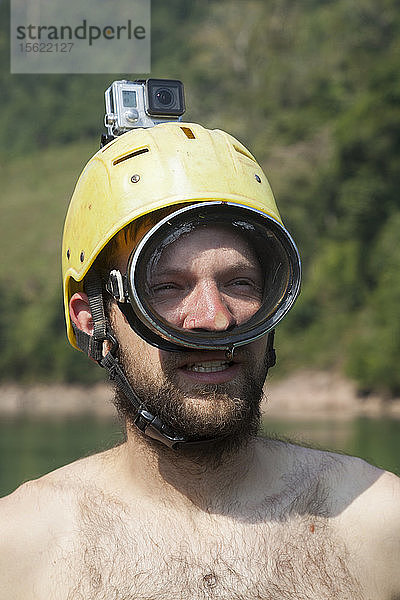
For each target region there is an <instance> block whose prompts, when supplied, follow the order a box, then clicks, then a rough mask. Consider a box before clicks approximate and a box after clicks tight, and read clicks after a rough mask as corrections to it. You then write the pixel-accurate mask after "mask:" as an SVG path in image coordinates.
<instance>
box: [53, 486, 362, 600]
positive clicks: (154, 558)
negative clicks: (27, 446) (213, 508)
mask: <svg viewBox="0 0 400 600" xmlns="http://www.w3.org/2000/svg"><path fill="white" fill-rule="evenodd" d="M296 504H297V507H299V503H298V502H297V503H296ZM314 509H315V506H314ZM143 512H144V514H143ZM299 512H303V513H304V511H299V510H294V504H293V503H292V508H291V509H287V510H286V514H285V516H283V515H282V514H281V515H279V517H278V515H277V514H276V512H275V513H274V511H273V510H270V511H269V515H268V514H267V513H268V511H267V510H263V511H261V513H262V514H258V515H257V516H256V517H255V518H254V519H247V520H243V519H240V518H228V517H226V516H219V515H205V516H204V517H203V518H202V519H201V522H198V521H197V520H196V519H193V520H192V521H191V522H189V521H187V520H185V521H183V519H180V518H179V516H178V517H177V515H176V514H173V513H172V511H168V510H167V509H166V510H165V511H164V510H157V511H149V510H146V511H143V509H142V510H141V511H140V510H139V508H138V513H137V514H136V516H135V518H134V519H133V518H132V509H131V508H130V509H129V511H128V509H127V507H125V506H124V505H122V504H121V503H120V502H119V501H116V500H113V499H111V498H106V497H104V496H102V495H99V496H98V497H97V499H96V500H95V501H94V500H93V499H91V500H90V501H87V500H86V502H85V503H84V504H82V510H81V517H80V518H81V523H80V526H79V531H80V534H79V540H78V543H77V544H76V551H75V552H74V553H73V555H72V556H69V557H68V559H67V562H69V568H68V572H69V573H75V574H76V578H75V580H74V581H72V582H71V581H68V583H67V584H64V585H66V588H64V585H63V586H62V587H63V588H64V589H68V593H67V594H62V595H59V596H57V597H60V598H61V597H65V598H67V599H68V600H72V599H73V600H81V599H82V600H89V599H90V600H178V599H179V600H208V599H215V600H250V599H252V600H255V599H257V600H278V599H279V600H285V599H286V598H287V599H289V598H290V599H296V600H328V599H329V600H335V599H338V600H355V599H356V598H357V600H361V597H362V596H361V592H360V588H359V586H358V585H357V583H356V582H355V581H354V579H353V578H352V577H351V574H350V572H349V569H348V568H347V562H348V556H347V554H346V550H345V546H344V544H343V543H342V542H341V541H340V540H339V539H338V538H337V536H336V535H335V534H334V531H333V530H332V528H331V527H330V525H329V520H328V519H327V518H326V517H325V516H323V515H322V514H320V515H317V514H315V513H316V512H317V511H315V510H314V511H313V512H314V514H313V515H310V514H299ZM319 512H320V513H322V512H323V511H319Z"/></svg>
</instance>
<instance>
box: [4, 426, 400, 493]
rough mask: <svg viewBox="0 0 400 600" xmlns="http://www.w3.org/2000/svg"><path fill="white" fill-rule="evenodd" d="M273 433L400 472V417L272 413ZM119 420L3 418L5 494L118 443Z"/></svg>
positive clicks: (270, 430) (270, 429)
mask: <svg viewBox="0 0 400 600" xmlns="http://www.w3.org/2000/svg"><path fill="white" fill-rule="evenodd" d="M268 433H271V434H272V435H274V436H275V435H277V436H278V437H282V438H289V439H291V440H292V441H295V442H298V443H301V444H308V445H312V446H314V447H318V448H325V449H329V450H334V451H341V452H346V453H349V454H353V455H355V456H360V457H361V458H364V459H366V460H368V461H369V462H371V463H373V464H375V465H377V466H379V467H382V468H385V469H388V470H390V471H394V472H395V473H397V474H398V475H400V419H390V418H381V419H372V418H367V417H358V418H355V419H347V420H344V419H343V420H332V419H319V420H313V421H306V420H283V419H276V418H274V419H271V418H268V419H267V420H266V421H265V422H264V434H268ZM122 439H123V433H122V429H121V426H120V425H119V423H118V422H117V421H113V420H105V419H103V420H100V419H94V418H93V417H80V418H73V419H72V418H71V419H63V420H61V419H58V420H56V419H40V420H39V419H37V418H36V419H33V418H26V417H24V418H13V419H10V418H7V419H2V421H1V422H0V496H3V495H5V494H8V493H10V492H11V491H12V490H14V489H15V488H16V487H17V486H18V485H19V484H20V483H21V482H23V481H26V480H28V479H32V478H36V477H39V476H41V475H43V474H45V473H47V472H48V471H51V470H53V469H56V468H57V467H59V466H62V465H64V464H66V463H68V462H71V461H73V460H76V459H77V458H81V457H83V456H87V455H89V454H92V453H93V452H97V451H100V450H104V449H106V448H110V447H112V446H114V445H116V444H118V443H119V442H120V441H121V440H122Z"/></svg>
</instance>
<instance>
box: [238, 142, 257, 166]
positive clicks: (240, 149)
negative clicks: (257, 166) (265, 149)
mask: <svg viewBox="0 0 400 600" xmlns="http://www.w3.org/2000/svg"><path fill="white" fill-rule="evenodd" d="M233 147H234V148H235V150H236V152H238V153H239V154H243V156H245V157H246V158H249V159H250V160H252V161H253V162H256V160H255V159H254V158H253V157H252V156H251V154H250V153H249V152H246V150H243V148H239V146H235V145H233Z"/></svg>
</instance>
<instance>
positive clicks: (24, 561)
mask: <svg viewBox="0 0 400 600" xmlns="http://www.w3.org/2000/svg"><path fill="white" fill-rule="evenodd" d="M101 460H102V457H101V455H99V456H98V457H97V458H95V457H90V458H87V459H83V460H81V461H77V462H76V463H72V464H70V465H67V466H65V467H63V468H61V469H57V470H56V471H54V472H52V473H49V474H48V475H45V476H44V477H41V478H40V479H37V480H34V481H29V482H27V483H24V484H23V485H21V486H20V487H19V488H18V489H17V490H16V491H15V492H13V493H12V494H10V495H9V496H6V497H4V498H1V499H0V600H6V599H7V600H8V599H9V598H11V597H12V598H13V599H15V600H17V599H19V598H21V599H22V598H24V600H25V599H27V598H30V597H31V595H32V585H33V582H35V581H39V580H40V574H41V573H45V570H46V568H47V565H48V564H49V563H50V562H51V561H53V562H54V560H56V558H55V557H57V556H59V555H60V549H62V552H64V554H65V553H66V552H68V545H69V544H73V543H74V535H75V534H74V531H76V530H77V529H78V526H77V523H78V519H79V504H80V498H81V497H82V494H83V493H84V490H85V489H88V488H89V487H90V486H91V482H92V480H93V478H94V474H95V472H96V469H100V466H99V465H98V463H99V461H101Z"/></svg>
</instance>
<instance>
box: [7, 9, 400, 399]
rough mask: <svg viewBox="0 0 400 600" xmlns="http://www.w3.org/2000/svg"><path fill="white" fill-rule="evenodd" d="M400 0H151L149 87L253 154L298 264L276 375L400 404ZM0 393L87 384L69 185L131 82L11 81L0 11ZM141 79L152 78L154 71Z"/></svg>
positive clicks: (91, 375)
mask: <svg viewBox="0 0 400 600" xmlns="http://www.w3.org/2000/svg"><path fill="white" fill-rule="evenodd" d="M399 8H400V7H399V2H398V0H381V1H380V2H378V1H377V0H358V1H357V2H354V0H332V1H329V0H325V1H324V0H319V1H317V0H305V1H304V2H294V1H289V0H243V1H239V0H208V1H206V0H192V1H190V2H189V0H168V2H165V1H163V0H153V2H152V72H151V76H152V77H171V78H179V79H182V80H183V81H184V83H185V90H186V100H187V106H188V111H187V114H186V117H185V118H187V120H193V121H196V122H200V123H202V124H204V125H205V126H208V127H211V128H213V127H219V128H221V129H225V130H227V131H229V132H231V133H232V134H233V135H235V136H236V137H238V138H239V139H240V140H241V141H243V142H244V143H245V144H246V145H247V146H249V148H250V149H251V150H252V151H253V152H254V153H255V155H256V156H257V157H258V160H259V161H260V162H261V164H262V165H263V167H264V169H265V171H266V172H267V174H268V176H269V179H270V182H271V184H272V187H273V189H274V191H275V194H276V197H277V200H278V205H279V207H280V210H281V213H282V215H283V218H284V220H285V222H286V225H287V226H288V228H289V229H290V231H291V232H292V233H293V236H294V238H295V239H296V241H297V243H298V245H299V247H300V249H301V253H302V257H303V263H304V285H303V291H302V295H301V297H300V299H299V300H298V303H297V305H296V307H295V308H294V310H293V311H292V312H291V314H290V315H289V316H288V317H287V318H286V320H285V322H284V323H283V324H282V325H281V326H280V327H279V332H278V336H277V337H278V339H277V343H278V352H279V365H280V366H279V367H278V372H280V373H283V372H285V371H288V370H292V369H295V368H301V367H304V366H307V367H309V366H313V367H317V368H334V369H340V370H342V371H343V372H345V373H346V374H348V375H350V376H351V377H353V378H354V379H355V380H356V381H357V382H358V384H359V387H360V390H362V391H364V392H368V391H371V390H375V391H379V392H383V393H386V394H388V395H390V394H398V393H399V392H400V369H399V368H398V364H399V363H400V345H399V337H400V314H399V306H400V244H399V231H400V204H399V200H398V189H399V179H400V168H399V167H400V127H399V125H400V79H399V73H400V10H399ZM0 22H1V29H0V51H1V52H0V61H1V62H0V80H1V81H0V109H1V111H0V114H1V117H2V118H1V119H0V139H1V148H0V159H1V166H0V172H1V181H2V185H1V222H0V239H1V255H2V260H1V265H0V336H1V347H2V352H1V355H0V379H1V380H3V381H7V380H18V381H32V380H57V381H94V380H96V379H98V378H99V377H100V376H101V374H99V370H98V369H97V368H96V367H91V365H89V364H88V362H87V361H85V360H84V359H83V358H82V356H80V355H79V354H78V353H77V352H74V351H73V350H71V349H70V348H69V347H68V345H67V344H66V341H65V334H64V326H63V315H62V307H61V291H60V290H61V283H60V275H59V262H60V259H59V246H60V239H61V232H62V222H63V218H64V215H65V211H66V207H67V204H68V200H69V197H70V195H71V193H72V190H73V185H74V182H75V181H76V178H77V176H78V174H79V172H80V170H81V169H82V167H83V165H84V164H85V162H86V161H87V159H88V158H89V157H90V155H91V154H93V153H94V152H95V151H96V150H97V147H98V138H99V134H100V132H101V128H102V118H103V113H104V108H103V93H104V89H105V88H106V87H108V85H109V84H110V82H111V81H112V80H113V79H117V78H128V79H129V78H137V77H139V76H140V75H144V76H146V74H131V73H121V74H120V75H118V74H116V75H104V76H100V75H68V76H65V75H10V74H9V49H8V47H9V33H8V24H9V6H8V4H7V3H6V2H4V1H3V2H1V4H0ZM147 76H148V75H147Z"/></svg>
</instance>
